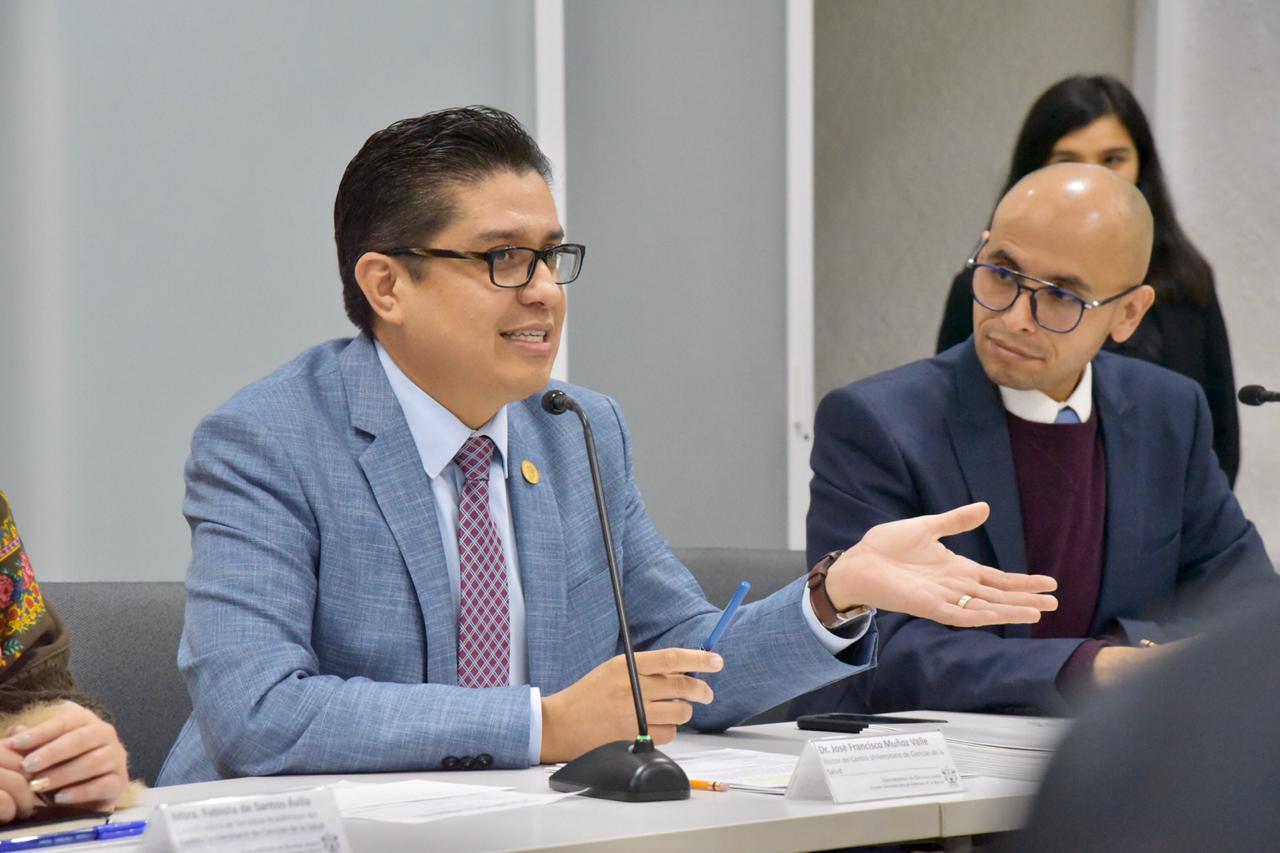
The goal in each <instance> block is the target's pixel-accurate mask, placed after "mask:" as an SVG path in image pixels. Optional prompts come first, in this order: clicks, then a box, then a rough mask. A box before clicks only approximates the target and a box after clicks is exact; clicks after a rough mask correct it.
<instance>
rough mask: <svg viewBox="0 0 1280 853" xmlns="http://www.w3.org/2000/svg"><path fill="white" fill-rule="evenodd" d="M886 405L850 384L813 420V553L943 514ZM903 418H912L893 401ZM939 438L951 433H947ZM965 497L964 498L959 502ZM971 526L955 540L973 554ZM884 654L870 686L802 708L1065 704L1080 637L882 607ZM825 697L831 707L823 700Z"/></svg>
mask: <svg viewBox="0 0 1280 853" xmlns="http://www.w3.org/2000/svg"><path fill="white" fill-rule="evenodd" d="M885 408H886V407H885V406H878V405H874V404H872V403H871V402H870V401H868V400H867V399H864V398H863V397H861V396H860V395H859V394H858V393H857V392H855V391H851V390H850V389H848V388H845V389H841V390H839V391H835V392H832V393H831V394H829V395H828V396H827V397H826V398H825V399H824V400H823V401H822V404H821V405H820V406H819V407H818V414H817V417H816V419H815V430H814V449H813V458H812V464H813V470H814V477H813V482H812V486H811V494H810V506H809V517H808V536H809V541H808V547H809V558H810V560H811V561H812V560H813V559H815V555H816V556H821V555H822V554H824V553H826V552H827V551H829V550H832V549H834V548H847V547H849V546H850V545H852V544H854V543H856V542H857V541H858V540H859V539H861V538H862V536H863V534H864V533H866V531H867V530H868V529H870V528H871V527H873V526H874V525H876V524H879V523H881V522H885V521H892V520H896V519H900V518H909V517H912V516H916V515H921V514H929V513H935V512H941V511H943V510H947V509H951V508H952V507H951V506H934V505H932V504H931V503H930V502H929V500H928V499H926V498H925V497H924V494H925V493H926V491H927V486H928V485H929V484H928V483H927V482H926V480H927V479H928V478H931V477H934V478H936V477H942V476H946V474H945V472H941V471H930V470H918V469H917V468H916V467H915V466H913V465H911V464H910V463H909V460H908V458H907V456H906V455H905V454H904V452H903V449H902V447H901V446H900V445H899V443H898V438H897V436H898V435H899V434H900V433H901V431H898V432H897V433H895V431H894V430H893V429H892V428H891V426H890V425H889V424H888V423H886V422H884V421H882V419H881V415H882V414H883V412H884V409H885ZM895 417H898V418H904V417H911V415H910V413H904V412H901V411H897V410H896V409H895ZM939 440H940V441H945V440H946V439H945V438H942V437H939ZM957 503H958V502H957ZM981 535H983V534H965V535H964V537H967V539H968V542H967V544H966V543H965V542H963V541H961V540H962V539H964V537H957V538H956V540H953V541H951V542H949V543H948V544H950V545H951V547H952V548H953V550H957V551H959V552H960V553H965V554H966V555H967V556H972V555H973V554H974V553H976V551H975V549H974V548H973V547H972V542H973V541H974V540H975V539H976V537H977V536H981ZM876 622H877V626H878V628H879V630H880V642H881V650H880V661H879V664H878V666H877V668H876V670H875V671H874V672H873V673H872V674H871V678H870V679H869V684H858V683H850V684H848V685H846V689H845V690H843V691H841V690H839V689H838V688H828V689H827V690H826V691H823V692H822V693H820V694H817V695H816V696H815V695H811V696H809V697H805V698H803V699H801V700H798V701H797V702H796V703H795V704H794V705H793V707H792V711H793V712H794V713H802V712H803V713H814V712H819V711H831V710H841V709H843V710H854V709H865V708H870V709H872V710H876V711H889V710H902V709H910V708H932V709H938V710H960V711H979V710H1006V711H1008V710H1025V711H1033V710H1038V711H1043V712H1052V713H1059V712H1063V711H1065V710H1066V705H1065V700H1064V699H1063V697H1062V696H1061V695H1060V694H1059V693H1058V690H1057V688H1056V686H1055V683H1054V680H1055V678H1056V677H1057V674H1058V671H1059V670H1060V669H1061V668H1062V665H1063V664H1064V663H1065V662H1066V660H1067V658H1068V657H1069V656H1070V655H1071V653H1072V652H1074V651H1075V649H1076V648H1077V647H1078V646H1079V645H1080V643H1081V641H1080V640H1050V639H1028V638H1019V637H1010V638H1006V637H1002V636H1000V635H999V633H998V629H991V630H986V629H953V628H948V627H945V626H943V625H939V624H938V623H936V622H931V621H929V620H927V619H917V618H914V617H909V616H904V615H903V614H900V613H883V612H882V613H881V614H880V615H879V616H878V617H877V620H876ZM824 704H825V707H824Z"/></svg>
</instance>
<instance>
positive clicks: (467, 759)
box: [458, 755, 475, 770]
mask: <svg viewBox="0 0 1280 853" xmlns="http://www.w3.org/2000/svg"><path fill="white" fill-rule="evenodd" d="M474 765H475V759H474V758H472V757H471V756H470V755H464V756H462V757H461V758H459V759H458V769H459V770H471V769H472V768H473V767H474Z"/></svg>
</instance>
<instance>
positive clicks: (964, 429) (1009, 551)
mask: <svg viewBox="0 0 1280 853" xmlns="http://www.w3.org/2000/svg"><path fill="white" fill-rule="evenodd" d="M955 377H956V382H955V390H954V396H953V398H952V400H951V403H950V406H949V407H948V413H947V425H948V427H949V429H950V430H951V443H952V446H953V447H954V448H955V452H956V458H957V459H959V460H960V469H961V471H962V472H963V473H964V479H965V482H966V483H967V484H968V486H969V494H970V495H971V496H972V497H973V499H974V500H976V501H986V502H987V503H988V504H990V505H991V517H990V518H989V519H987V523H986V524H985V525H984V526H983V529H984V530H985V531H986V534H987V538H988V539H989V540H990V541H991V547H992V549H993V550H994V551H995V553H996V560H997V561H998V562H999V564H1000V565H999V568H1000V569H1001V570H1003V571H1006V572H1023V573H1025V572H1026V571H1027V552H1026V544H1025V542H1024V540H1023V535H1022V507H1021V505H1020V504H1019V503H1018V481H1017V479H1016V478H1015V476H1014V473H1013V448H1012V446H1011V445H1010V443H1009V427H1008V423H1007V422H1006V420H1005V411H1004V404H1003V403H1002V402H1001V400H1000V391H999V389H997V388H996V386H995V385H994V384H993V383H992V382H991V380H990V379H988V378H987V374H986V373H985V372H984V371H983V370H982V364H981V363H980V362H979V361H978V354H977V351H976V350H975V349H974V347H973V341H972V339H971V340H970V342H969V344H968V346H967V347H966V348H965V350H964V351H963V352H962V353H961V354H960V357H959V358H958V360H957V361H956V367H955Z"/></svg>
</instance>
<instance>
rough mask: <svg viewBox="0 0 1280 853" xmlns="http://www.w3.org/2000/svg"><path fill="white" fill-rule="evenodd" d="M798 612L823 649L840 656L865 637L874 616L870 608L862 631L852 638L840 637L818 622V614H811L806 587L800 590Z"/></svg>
mask: <svg viewBox="0 0 1280 853" xmlns="http://www.w3.org/2000/svg"><path fill="white" fill-rule="evenodd" d="M800 610H801V611H802V612H803V613H804V621H805V624H807V625H808V626H809V630H810V631H812V632H813V636H814V637H816V638H817V640H818V642H819V643H821V644H822V647H823V648H824V649H826V650H827V651H829V652H831V654H833V655H838V654H840V653H841V652H843V651H844V650H845V649H847V648H849V647H850V646H852V645H853V644H854V643H856V642H858V641H859V640H861V639H862V638H863V637H865V636H866V634H867V629H868V628H870V627H871V620H872V619H873V618H875V615H876V611H875V608H872V609H871V612H870V613H869V614H867V618H865V619H863V620H862V629H861V630H860V631H858V632H857V633H856V634H854V635H852V636H849V637H842V636H841V635H839V634H837V633H835V632H834V631H832V630H830V629H829V628H827V626H825V625H823V624H822V623H821V622H819V621H818V614H816V613H814V612H813V602H812V601H810V600H809V588H808V587H807V586H806V587H802V588H801V590H800Z"/></svg>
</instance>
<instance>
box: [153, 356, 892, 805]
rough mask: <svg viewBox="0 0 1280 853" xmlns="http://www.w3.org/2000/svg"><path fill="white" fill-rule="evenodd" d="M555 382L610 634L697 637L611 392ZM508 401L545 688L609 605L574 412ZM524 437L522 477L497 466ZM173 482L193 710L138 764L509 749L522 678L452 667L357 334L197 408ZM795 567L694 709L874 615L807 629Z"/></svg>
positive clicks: (693, 604) (771, 698) (216, 769)
mask: <svg viewBox="0 0 1280 853" xmlns="http://www.w3.org/2000/svg"><path fill="white" fill-rule="evenodd" d="M566 387H568V386H566ZM571 393H572V394H573V396H574V397H575V398H576V399H577V400H578V401H579V402H580V403H581V404H582V406H583V408H584V409H585V410H586V411H587V413H588V416H589V417H590V418H591V423H592V428H593V430H594V433H595V437H596V441H597V443H598V449H599V456H600V468H601V474H602V476H603V478H604V489H605V495H606V502H607V504H608V509H609V518H610V522H611V525H612V534H613V539H614V543H615V547H616V548H617V551H618V554H617V557H618V562H619V568H620V569H621V571H622V574H623V584H624V594H625V597H626V603H627V613H628V617H629V619H630V621H631V632H632V637H633V638H634V639H635V642H636V644H637V646H638V647H640V648H642V649H645V648H660V647H666V646H684V647H689V648H696V647H698V645H699V644H700V643H701V642H702V640H703V639H705V638H706V636H707V634H708V633H709V632H710V629H711V627H712V626H713V625H714V623H715V620H716V619H717V618H718V614H719V611H718V610H717V608H715V607H713V606H712V605H711V604H709V603H708V602H707V601H706V599H705V598H703V596H702V594H701V591H700V590H699V589H698V586H697V583H696V582H695V581H694V579H693V577H692V576H691V575H690V574H689V572H688V570H687V569H685V568H684V567H683V566H682V565H680V563H679V562H678V561H677V560H676V559H675V557H674V556H673V555H672V554H671V552H670V550H669V549H668V548H667V546H666V544H665V543H664V542H663V541H662V539H661V538H660V537H659V536H658V534H657V532H656V531H655V530H654V528H653V526H652V524H651V523H650V522H649V519H648V516H647V515H646V514H645V510H644V504H643V502H642V500H641V498H640V493H639V491H638V490H637V488H636V484H635V481H634V479H633V478H632V472H631V455H630V448H629V444H628V442H629V437H628V434H627V430H626V426H625V424H624V423H623V421H622V416H621V413H620V412H619V411H618V408H617V406H616V404H615V403H614V402H613V401H612V400H610V399H609V398H607V397H604V396H601V395H599V394H595V393H593V392H590V391H587V390H584V389H581V388H571ZM509 418H510V420H509V427H510V433H509V446H508V454H509V458H510V459H511V460H512V461H513V462H514V463H516V464H515V465H513V466H512V468H511V470H512V472H513V476H512V477H511V478H510V480H509V482H508V489H509V493H510V500H511V508H512V515H513V517H514V521H515V538H516V547H517V549H518V552H519V554H520V574H521V581H522V583H523V587H524V596H525V607H526V616H527V637H528V656H529V661H528V663H529V680H530V682H531V683H532V684H533V685H534V686H536V687H538V688H540V689H541V690H542V691H543V695H548V694H551V693H554V692H556V691H559V690H562V689H563V688H565V687H568V686H569V685H570V684H572V683H574V682H575V681H577V680H578V679H580V678H581V677H582V676H584V675H586V674H587V673H588V672H589V671H590V670H591V669H592V668H594V667H595V666H597V665H598V664H600V663H602V662H603V661H605V660H607V659H608V658H610V657H612V656H613V655H615V654H617V653H618V652H619V651H620V646H619V640H618V620H617V617H616V615H615V612H614V606H613V599H612V592H611V588H610V582H609V575H608V568H607V564H606V562H605V556H604V549H603V545H602V544H601V541H600V527H599V521H598V520H597V516H596V509H595V500H594V497H593V493H592V488H591V480H590V476H589V473H588V468H587V460H586V454H585V452H584V451H583V444H582V431H581V427H580V425H579V424H578V422H577V419H576V418H574V417H572V416H562V417H558V418H557V417H552V416H551V415H548V414H546V413H545V412H543V411H542V410H541V408H540V406H539V401H538V397H531V398H529V399H527V400H522V401H520V402H517V403H513V404H512V405H511V406H510V409H509ZM526 459H527V460H530V461H532V462H533V463H534V464H535V465H536V466H537V467H538V470H539V471H540V472H541V474H542V477H541V482H539V483H538V484H537V485H533V484H530V483H528V482H527V481H526V480H525V479H524V478H523V477H521V476H519V475H518V474H515V472H517V471H519V470H520V468H519V463H520V462H522V461H523V460H526ZM186 482H187V496H186V502H185V504H184V512H185V514H186V516H187V520H188V522H189V523H190V525H191V530H192V561H191V567H190V570H189V572H188V576H187V590H188V600H187V612H186V625H185V628H184V631H183V637H182V644H181V648H180V650H179V653H178V664H179V667H180V668H181V670H182V672H183V674H184V676H185V678H186V680H187V685H188V688H189V690H190V692H191V698H192V702H193V704H194V707H195V710H194V712H193V713H192V715H191V718H190V719H189V720H188V721H187V723H186V725H185V726H184V727H183V729H182V732H181V734H180V735H179V736H178V740H177V743H176V744H175V745H174V748H173V750H172V752H171V753H170V755H169V758H168V760H167V761H166V763H165V766H164V768H163V770H162V771H161V775H160V784H162V785H170V784H178V783H185V782H196V781H203V780H209V779H215V778H218V777H234V776H256V775H271V774H284V773H338V772H374V771H407V770H429V769H437V768H439V767H440V765H441V761H442V760H443V759H444V758H445V757H446V756H464V755H478V754H480V753H487V754H489V755H491V756H492V757H493V759H494V760H493V766H495V767H522V766H527V764H528V762H529V727H530V724H531V722H530V714H531V711H530V702H529V691H528V688H527V687H500V688H493V689H487V690H469V689H462V688H459V687H457V686H456V679H457V627H456V625H455V624H454V619H453V615H452V607H451V605H450V591H449V579H448V575H447V574H446V570H445V560H444V552H443V550H442V545H441V541H440V534H439V527H438V525H437V524H436V520H435V515H434V513H435V507H434V504H433V501H432V494H431V487H430V483H429V480H428V478H427V475H426V473H425V472H424V471H423V468H422V462H421V459H420V458H419V456H418V452H417V449H416V447H415V446H414V442H413V438H412V436H411V435H410V432H409V427H408V424H407V423H406V422H405V418H404V415H403V413H402V412H401V410H400V407H399V404H398V403H397V401H396V399H395V397H394V395H393V394H392V391H391V387H390V385H389V383H388V381H387V378H386V374H385V373H384V372H383V370H382V367H381V365H380V364H379V362H378V358H377V354H376V352H375V349H374V346H373V343H372V341H371V340H370V339H369V338H367V337H365V336H359V337H356V338H353V339H350V340H338V341H330V342H328V343H326V344H322V345H320V346H318V347H315V348H313V349H311V350H309V351H307V352H305V353H303V354H302V355H301V356H299V357H298V358H297V359H295V360H294V361H293V362H291V363H289V364H287V365H285V366H284V367H282V368H280V369H279V370H277V371H276V372H275V373H273V374H272V375H271V376H269V377H267V378H266V379H263V380H261V381H260V382H257V383H255V384H253V385H250V386H249V387H248V388H245V389H244V390H243V391H241V392H240V393H239V394H237V395H236V396H235V397H233V398H232V399H231V400H230V401H229V402H227V403H226V404H225V405H224V406H222V407H221V408H220V409H218V410H217V411H216V412H214V413H213V414H212V415H210V416H209V417H208V418H206V419H205V420H204V421H203V422H202V423H201V424H200V426H199V428H198V429H197V430H196V434H195V437H194V439H193V440H192V449H191V457H190V459H189V460H188V462H187V467H186ZM726 499H728V496H726ZM802 588H803V579H797V581H796V582H794V583H792V584H789V585H788V586H787V587H785V588H784V589H782V590H780V591H778V592H777V593H775V594H774V595H772V596H769V597H768V598H766V599H764V600H762V601H759V602H757V603H755V604H752V605H749V606H747V607H744V608H743V609H742V610H741V611H740V615H739V617H738V618H737V619H736V620H735V622H734V624H733V627H732V629H731V630H730V631H729V633H728V634H727V635H726V637H725V639H724V640H723V641H722V643H721V645H720V646H719V647H718V649H717V650H718V651H720V652H721V654H723V656H724V658H725V668H724V671H723V672H721V673H719V674H717V675H714V676H711V677H710V678H709V681H710V684H711V686H712V688H713V689H714V690H715V694H716V698H715V702H714V703H712V704H711V705H709V706H697V709H696V711H695V714H694V718H693V723H692V724H693V725H694V726H695V727H697V728H700V729H704V730H705V729H711V730H715V729H723V728H725V727H727V726H730V725H732V724H734V723H736V722H739V721H741V720H742V719H744V718H746V717H748V716H750V715H751V714H753V713H756V712H758V711H761V710H764V709H766V708H769V707H771V706H773V705H775V704H777V703H779V702H782V701H784V700H786V699H787V698H789V697H791V696H794V695H796V694H798V693H801V692H804V691H806V690H811V689H814V688H816V687H818V686H821V685H823V684H826V683H828V682H831V681H833V680H835V679H838V678H842V677H845V676H848V675H851V674H853V673H855V672H858V671H860V670H862V669H865V668H867V667H869V666H871V665H872V664H873V662H874V655H875V646H876V637H875V635H874V633H872V634H869V635H868V636H867V637H866V638H864V639H863V640H862V641H861V642H859V643H857V644H855V645H854V646H853V647H852V648H851V649H849V650H847V651H846V652H845V653H843V654H842V655H840V656H839V657H835V656H833V655H831V653H830V652H828V651H826V650H825V649H824V648H823V647H822V645H821V644H820V643H819V642H818V640H817V638H816V637H815V636H814V635H813V632H812V631H811V630H810V628H809V627H808V625H807V624H806V623H805V621H804V619H803V616H802V614H801V611H800V605H799V599H800V596H801V595H802V592H801V590H802Z"/></svg>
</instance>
